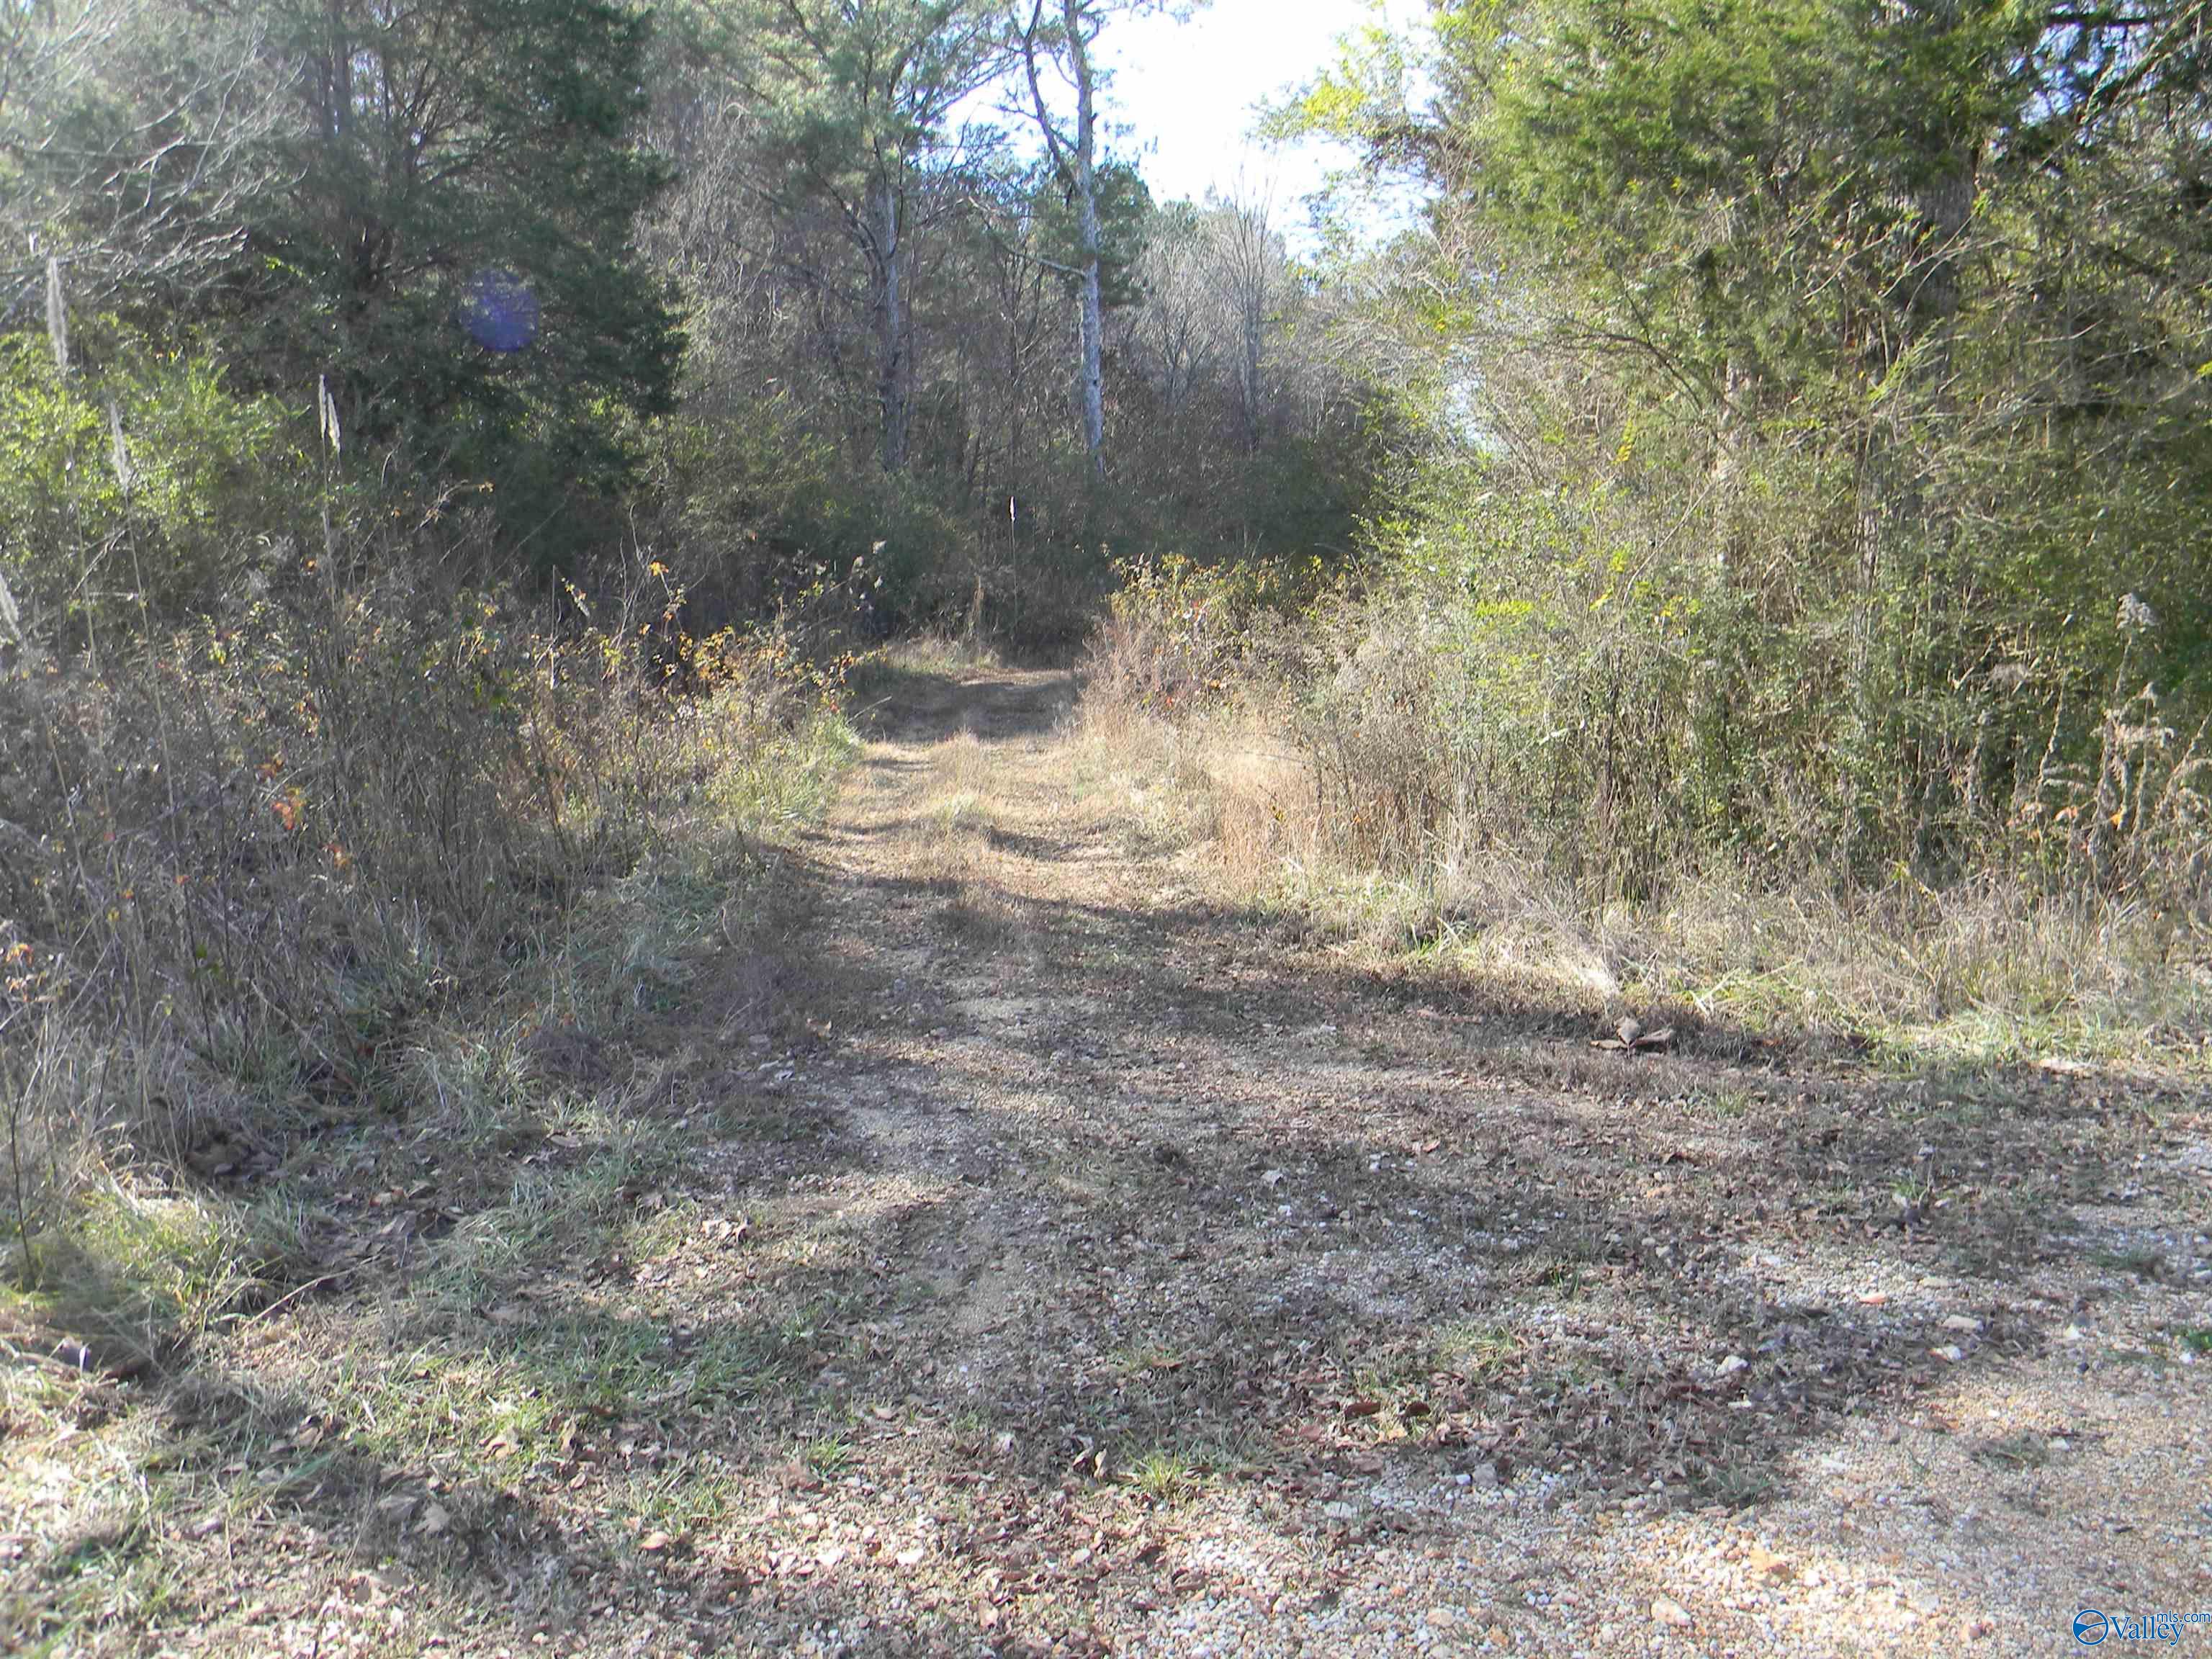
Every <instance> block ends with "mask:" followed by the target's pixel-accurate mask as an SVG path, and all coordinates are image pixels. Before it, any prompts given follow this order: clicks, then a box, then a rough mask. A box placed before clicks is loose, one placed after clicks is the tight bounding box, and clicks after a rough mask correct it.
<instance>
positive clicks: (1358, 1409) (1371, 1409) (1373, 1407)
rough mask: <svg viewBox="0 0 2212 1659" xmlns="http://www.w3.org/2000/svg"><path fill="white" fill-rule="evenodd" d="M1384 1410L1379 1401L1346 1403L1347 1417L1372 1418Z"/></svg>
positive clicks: (1350, 1401) (1348, 1401) (1345, 1412)
mask: <svg viewBox="0 0 2212 1659" xmlns="http://www.w3.org/2000/svg"><path fill="white" fill-rule="evenodd" d="M1382 1409H1383V1402H1382V1401H1379V1400H1347V1401H1345V1402H1344V1414H1345V1415H1346V1417H1372V1416H1374V1415H1375V1414H1376V1413H1377V1412H1379V1411H1381V1410H1382Z"/></svg>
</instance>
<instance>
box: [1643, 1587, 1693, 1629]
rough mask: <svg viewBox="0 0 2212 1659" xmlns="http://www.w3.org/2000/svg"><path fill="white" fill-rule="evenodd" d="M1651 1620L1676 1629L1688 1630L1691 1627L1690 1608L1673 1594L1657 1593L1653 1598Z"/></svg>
mask: <svg viewBox="0 0 2212 1659" xmlns="http://www.w3.org/2000/svg"><path fill="white" fill-rule="evenodd" d="M1651 1622H1652V1623H1653V1624H1655V1625H1668V1626H1673V1627H1674V1629H1676V1630H1687V1629H1688V1628H1689V1627H1690V1610H1689V1609H1688V1608H1687V1607H1684V1606H1683V1605H1682V1604H1681V1603H1680V1601H1675V1600H1674V1598H1673V1597H1672V1596H1668V1595H1655V1596H1653V1597H1652V1598H1651Z"/></svg>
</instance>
